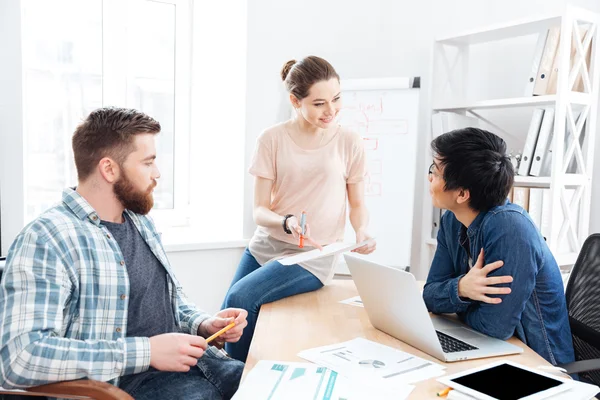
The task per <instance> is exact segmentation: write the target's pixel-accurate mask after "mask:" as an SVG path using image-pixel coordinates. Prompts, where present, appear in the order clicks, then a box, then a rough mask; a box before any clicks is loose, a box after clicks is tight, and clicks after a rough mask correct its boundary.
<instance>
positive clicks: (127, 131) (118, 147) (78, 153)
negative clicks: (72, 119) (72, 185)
mask: <svg viewBox="0 0 600 400" xmlns="http://www.w3.org/2000/svg"><path fill="white" fill-rule="evenodd" d="M159 132H160V123H158V121H156V120H155V119H153V118H152V117H149V116H148V115H146V114H144V113H142V112H140V111H137V110H133V109H128V108H116V107H105V108H99V109H97V110H94V111H92V112H91V113H90V115H88V117H87V118H86V119H85V120H84V121H83V122H82V123H81V124H80V125H79V126H78V127H77V129H75V133H74V134H73V155H74V156H75V166H76V167H77V175H78V177H79V180H80V181H84V180H85V179H87V178H88V177H89V176H90V175H91V174H92V172H93V171H94V168H95V167H96V165H97V164H98V163H99V162H100V160H101V159H102V158H104V157H111V158H113V159H114V160H115V161H116V162H117V163H119V164H122V163H123V162H124V161H125V159H126V158H127V156H128V155H129V154H130V153H131V152H133V151H134V150H135V149H134V148H133V138H134V136H135V135H138V134H141V133H151V134H157V133H159Z"/></svg>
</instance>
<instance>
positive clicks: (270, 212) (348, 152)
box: [223, 56, 376, 361]
mask: <svg viewBox="0 0 600 400" xmlns="http://www.w3.org/2000/svg"><path fill="white" fill-rule="evenodd" d="M281 78H282V79H283V82H284V84H285V86H286V89H287V91H288V92H289V96H290V101H291V103H292V106H293V107H294V109H295V111H296V116H295V118H292V119H291V120H289V121H286V122H283V123H280V124H277V125H275V126H272V127H270V128H268V129H266V130H265V131H264V132H263V133H262V134H261V135H260V136H259V138H258V140H257V143H256V150H255V153H254V157H253V159H252V163H251V165H250V170H249V172H250V173H251V174H252V175H253V176H254V177H255V183H254V222H256V224H257V225H258V227H257V229H256V232H255V233H254V236H253V237H252V239H251V240H250V243H249V245H248V248H247V249H246V251H245V252H244V255H243V256H242V259H241V261H240V264H239V267H238V270H237V272H236V274H235V276H234V278H233V282H232V283H231V287H230V288H229V291H228V293H227V296H226V297H225V301H224V303H223V308H227V307H238V308H244V309H246V310H248V318H247V320H248V326H247V327H246V328H245V329H244V334H243V335H242V337H241V339H240V341H239V342H237V343H227V344H226V345H225V346H226V347H225V349H226V350H227V352H229V354H231V355H232V356H233V357H234V358H237V359H238V360H241V361H245V360H246V357H247V355H248V348H249V347H250V342H251V340H252V336H253V334H254V327H255V325H256V320H257V318H258V311H259V310H260V307H261V305H263V304H265V303H270V302H273V301H276V300H279V299H282V298H285V297H288V296H293V295H296V294H299V293H305V292H310V291H313V290H317V289H319V288H321V287H322V286H323V285H324V284H326V283H327V281H328V280H329V279H331V277H332V276H333V272H334V267H335V264H336V260H337V257H336V256H328V257H322V258H319V259H316V260H310V261H306V262H302V263H300V264H295V265H291V266H284V265H282V264H281V263H279V262H278V261H277V260H278V259H281V258H283V257H287V256H291V255H294V254H297V253H299V252H303V251H309V250H313V249H315V248H321V246H324V245H328V244H331V243H335V242H338V241H341V240H343V238H344V230H345V222H346V215H347V210H346V204H348V205H349V207H350V210H349V211H350V212H349V215H350V222H351V224H352V227H353V228H354V231H355V232H356V241H357V243H359V242H362V241H363V240H366V239H370V236H369V235H368V234H367V231H366V229H367V223H368V220H369V214H368V211H367V209H366V207H365V201H364V176H365V151H364V148H363V143H362V138H361V137H360V135H358V134H357V133H355V132H352V131H350V130H348V129H346V128H344V127H341V126H340V125H338V123H337V122H336V116H337V114H338V113H339V111H340V108H341V93H340V78H339V76H338V74H337V72H335V69H334V68H333V67H332V66H331V64H329V63H328V62H327V61H325V60H324V59H322V58H319V57H315V56H310V57H306V58H304V59H302V60H300V61H298V62H296V61H294V60H292V61H288V62H287V63H286V64H285V65H284V67H283V69H282V71H281ZM303 211H304V212H305V213H306V216H307V221H310V223H308V222H307V223H306V225H305V232H304V235H303V236H304V247H302V248H300V247H299V240H300V234H301V233H302V228H301V226H300V218H301V217H300V215H301V213H302V212H303ZM375 246H376V245H375V241H374V240H371V241H370V242H369V243H368V244H367V245H365V246H362V247H360V248H358V249H356V250H354V251H356V252H358V253H361V254H369V253H371V252H372V251H374V250H375Z"/></svg>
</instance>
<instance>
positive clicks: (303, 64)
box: [281, 56, 340, 100]
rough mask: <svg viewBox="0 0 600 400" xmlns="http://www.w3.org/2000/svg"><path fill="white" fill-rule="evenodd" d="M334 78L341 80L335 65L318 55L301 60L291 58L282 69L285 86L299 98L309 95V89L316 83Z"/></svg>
mask: <svg viewBox="0 0 600 400" xmlns="http://www.w3.org/2000/svg"><path fill="white" fill-rule="evenodd" d="M332 78H336V79H337V80H338V81H339V80H340V77H339V75H338V74H337V72H335V69H334V68H333V66H332V65H331V64H329V63H328V62H327V61H326V60H324V59H322V58H321V57H316V56H308V57H306V58H303V59H302V60H300V61H296V60H290V61H288V62H286V63H285V65H284V66H283V68H282V69H281V79H282V80H283V82H284V84H285V88H286V89H287V91H288V92H290V93H291V94H293V95H294V96H296V98H297V99H298V100H302V99H303V98H305V97H306V96H308V91H309V90H310V88H311V86H312V85H314V84H315V83H317V82H320V81H328V80H330V79H332Z"/></svg>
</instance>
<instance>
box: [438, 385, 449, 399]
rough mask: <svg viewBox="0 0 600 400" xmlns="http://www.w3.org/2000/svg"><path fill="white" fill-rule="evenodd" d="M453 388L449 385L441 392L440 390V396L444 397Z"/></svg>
mask: <svg viewBox="0 0 600 400" xmlns="http://www.w3.org/2000/svg"><path fill="white" fill-rule="evenodd" d="M451 390H452V388H449V387H447V388H446V389H444V390H442V391H441V392H438V393H437V395H438V397H444V396H446V395H447V394H448V393H450V391H451Z"/></svg>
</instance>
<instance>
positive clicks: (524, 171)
mask: <svg viewBox="0 0 600 400" xmlns="http://www.w3.org/2000/svg"><path fill="white" fill-rule="evenodd" d="M543 117H544V109H543V108H536V109H535V110H534V111H533V115H532V117H531V122H530V123H529V130H528V131H527V137H526V138H525V146H524V147H523V154H521V162H520V163H519V171H518V174H519V175H522V176H527V175H529V168H530V167H531V158H532V157H533V152H534V151H535V144H536V142H537V138H538V133H539V131H540V126H541V124H542V118H543Z"/></svg>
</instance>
